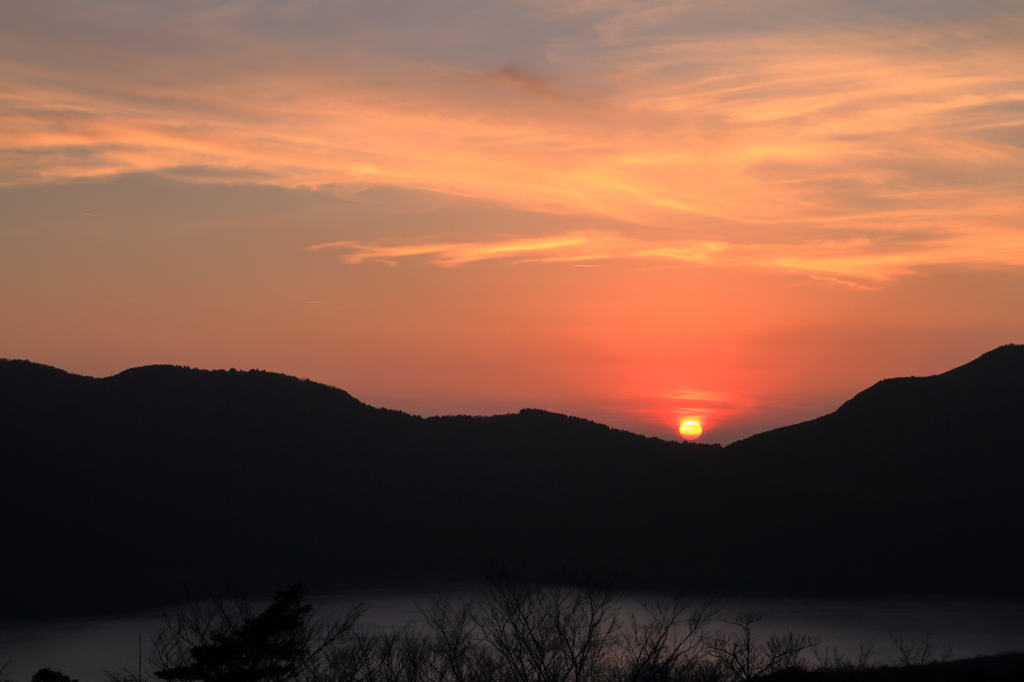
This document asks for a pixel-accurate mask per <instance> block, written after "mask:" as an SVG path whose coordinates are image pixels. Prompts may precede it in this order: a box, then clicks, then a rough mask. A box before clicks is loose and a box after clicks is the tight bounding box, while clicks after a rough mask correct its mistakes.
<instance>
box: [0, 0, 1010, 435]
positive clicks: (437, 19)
mask: <svg viewBox="0 0 1024 682" xmlns="http://www.w3.org/2000/svg"><path fill="white" fill-rule="evenodd" d="M1022 40H1024V7H1022V6H1020V5H1019V4H1017V3H1008V2H1006V3H1003V2H985V3H963V4H955V3H954V4H950V3H940V2H928V1H925V0H918V1H914V2H910V1H904V2H885V3H883V2H872V1H869V0H859V1H857V2H853V1H844V2H841V1H835V2H814V3H809V2H797V1H795V0H790V1H780V2H774V1H768V2H756V3H755V2H740V1H737V2H731V1H725V0H723V2H720V3H692V2H671V3H668V2H654V1H651V2H628V3H627V2H616V1H613V0H608V1H603V0H592V1H588V0H562V1H560V2H559V1H557V0H556V1H549V2H543V3H541V2H533V1H529V0H522V1H519V2H502V3H489V2H472V3H471V2H461V1H456V0H448V1H444V0H424V1H423V2H417V3H411V2H399V1H398V0H379V1H377V2H368V1H367V2H363V1H362V0H353V1H351V2H344V3H342V2H339V3H328V2H317V1H315V0H295V1H293V2H273V3H268V2H263V1H257V0H242V1H236V2H212V1H207V0H196V1H195V2H190V3H188V4H187V5H178V4H175V5H174V6H173V7H171V6H169V5H168V4H167V3H160V2H156V1H155V0H142V1H139V2H119V1H118V2H115V1H113V0H101V1H99V2H96V1H91V2H85V1H81V2H51V1H48V0H31V1H28V0H25V1H22V0H13V1H11V2H6V3H4V4H3V6H2V7H0V355H2V356H6V357H17V358H28V359H31V360H35V361H38V362H44V363H47V364H53V365H57V366H59V367H62V368H64V369H68V370H70V371H75V372H81V373H86V374H93V375H105V374H111V373H114V372H117V371H120V370H122V369H124V368H127V367H130V366H135V365H139V364H150V363H176V364H187V365H192V366H198V367H208V368H216V367H239V368H250V367H259V368H263V369H267V370H272V371H280V372H286V373H289V374H297V375H300V376H307V377H310V378H313V379H315V380H318V381H323V382H326V383H329V384H333V385H336V386H339V387H341V388H344V389H346V390H348V391H349V392H351V393H352V394H353V395H355V396H356V397H358V398H360V399H362V400H364V401H367V402H370V403H372V404H376V405H383V406H388V407H395V408H400V409H406V410H408V411H411V412H415V413H418V414H438V413H441V414H444V413H474V414H489V413H495V412H507V411H512V410H517V409H519V408H520V407H527V406H529V407H541V408H547V409H553V410H558V411H561V412H567V413H571V414H576V415H579V416H584V417H589V418H593V419H597V420H599V421H603V422H606V423H609V424H611V425H614V426H621V427H624V428H630V429H633V430H638V431H641V432H644V433H648V434H651V435H659V436H663V437H678V435H677V434H676V428H677V427H678V424H679V422H680V421H681V420H682V419H683V418H697V419H698V420H699V421H701V422H702V424H703V425H704V435H703V436H702V438H701V440H703V441H722V442H729V441H731V440H734V439H736V438H739V437H742V436H745V435H749V434H750V433H753V432H756V431H759V430H763V429H766V428H770V427H774V426H780V425H783V424H787V423H791V422H793V421H798V420H802V419H806V418H809V417H813V416H817V415H819V414H822V413H825V412H828V411H831V410H832V409H834V408H835V407H837V406H838V405H839V404H840V403H841V402H842V401H843V400H845V399H846V398H848V397H850V396H851V395H852V394H853V393H855V392H856V391H858V390H861V389H863V388H865V387H866V386H868V385H870V384H871V383H873V382H874V381H877V380H878V379H881V378H883V377H886V376H895V375H910V374H919V375H920V374H931V373H936V372H941V371H944V370H946V369H949V368H951V367H953V366H955V365H957V364H962V363H963V362H966V361H968V360H970V359H972V358H973V357H975V356H976V355H979V354H980V353H982V352H984V351H986V350H989V349H991V348H992V347H994V346H996V345H1000V344H1002V343H1009V342H1017V343H1020V342H1022V341H1024V50H1021V49H1020V45H1021V43H1022Z"/></svg>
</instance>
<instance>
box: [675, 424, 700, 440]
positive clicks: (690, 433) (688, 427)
mask: <svg viewBox="0 0 1024 682" xmlns="http://www.w3.org/2000/svg"><path fill="white" fill-rule="evenodd" d="M702 433H704V429H702V428H701V426H700V422H696V421H693V420H692V419H689V420H687V421H684V422H683V423H682V424H680V425H679V435H680V436H682V437H683V438H684V439H685V440H697V439H698V438H700V434H702Z"/></svg>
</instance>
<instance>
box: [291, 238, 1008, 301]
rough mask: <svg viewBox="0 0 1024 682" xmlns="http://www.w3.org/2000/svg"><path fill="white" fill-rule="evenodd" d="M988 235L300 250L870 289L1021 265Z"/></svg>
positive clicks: (1003, 242)
mask: <svg viewBox="0 0 1024 682" xmlns="http://www.w3.org/2000/svg"><path fill="white" fill-rule="evenodd" d="M992 239H993V240H998V241H999V248H998V249H995V250H994V251H993V250H990V249H989V248H988V247H987V246H986V245H984V244H978V245H977V246H975V247H974V248H969V247H968V248H965V247H964V245H962V244H961V243H959V242H958V241H956V240H944V241H943V240H932V242H931V243H929V244H926V245H920V244H917V243H913V242H911V243H907V244H904V245H902V246H901V247H898V248H894V247H893V246H891V245H890V246H879V245H877V244H875V243H873V242H872V241H871V240H869V239H866V238H854V239H845V240H844V239H833V240H817V241H805V242H802V243H797V244H771V243H755V244H733V243H729V242H725V241H717V242H713V241H698V240H674V241H667V240H660V241H654V242H652V241H650V240H640V239H634V238H632V237H630V236H628V235H623V234H617V233H612V232H597V231H590V232H570V233H566V234H561V235H553V236H548V237H537V238H529V239H508V240H502V241H491V242H478V241H474V242H438V243H422V242H421V243H416V244H404V245H379V244H373V243H367V242H357V241H347V240H346V241H337V242H329V243H324V244H316V245H313V246H309V247H307V248H308V249H309V250H311V251H319V250H324V249H337V250H340V251H342V252H343V255H342V257H341V260H342V262H344V263H349V264H356V263H365V262H383V263H390V264H395V263H397V262H398V260H400V259H402V258H410V257H415V256H426V257H428V259H429V260H430V262H432V263H434V264H436V265H440V266H445V267H451V266H456V265H462V264H465V263H471V262H475V261H484V260H495V259H507V260H510V261H512V262H546V263H557V262H566V263H575V262H577V261H599V260H610V259H623V258H625V259H641V260H651V261H668V262H678V263H692V264H700V265H708V266H717V267H729V268H741V269H747V270H773V271H784V272H792V273H798V274H800V275H805V276H808V277H810V278H811V279H813V280H816V281H821V282H826V283H831V284H838V285H842V286H847V287H852V288H855V289H864V290H874V289H875V288H876V287H873V286H870V282H877V281H882V280H885V279H889V278H891V277H893V276H897V275H901V274H905V273H909V272H911V271H913V270H914V269H915V268H918V267H921V266H927V265H940V264H948V263H958V264H991V263H998V264H1003V265H1020V264H1022V263H1024V234H1002V235H996V236H993V237H992ZM851 278H852V279H851Z"/></svg>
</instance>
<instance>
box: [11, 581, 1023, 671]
mask: <svg viewBox="0 0 1024 682" xmlns="http://www.w3.org/2000/svg"><path fill="white" fill-rule="evenodd" d="M445 592H446V593H447V594H452V595H453V596H459V597H467V596H470V595H471V590H469V589H468V588H463V589H456V590H446V591H445ZM432 594H435V593H432V592H425V591H424V590H423V589H422V588H419V589H416V590H412V589H391V590H374V591H362V592H351V593H345V594H340V595H331V596H318V597H311V598H310V601H311V602H312V603H313V604H314V605H316V606H317V608H318V609H319V610H320V612H321V613H331V612H336V611H341V610H344V609H345V608H347V607H349V606H351V605H354V604H357V603H365V604H366V605H367V606H368V607H369V608H368V611H367V612H366V614H365V615H364V616H363V617H362V618H361V619H360V626H361V627H366V628H391V627H401V626H403V625H406V624H408V623H409V622H410V621H413V620H414V619H416V618H417V617H418V615H419V613H418V611H417V608H416V604H417V603H425V602H426V601H427V599H429V597H430V596H431V595H432ZM645 597H646V598H648V599H652V598H657V595H645ZM635 609H636V610H638V609H639V606H638V605H637V603H636V602H635V601H632V600H627V601H625V602H624V603H623V613H624V614H626V613H628V612H629V611H631V610H635ZM748 611H760V612H763V613H764V614H765V619H764V620H763V621H762V623H761V624H760V625H761V626H762V627H761V629H760V630H758V632H761V633H764V634H769V633H771V632H785V631H786V630H792V631H794V632H797V633H800V634H808V635H815V636H818V637H821V639H822V646H824V645H834V646H836V647H837V648H838V649H839V650H840V651H843V652H846V653H848V654H854V655H855V654H856V652H857V650H858V647H859V645H860V642H861V641H862V640H871V641H872V642H873V643H874V645H875V655H874V658H873V660H874V661H877V662H887V661H888V660H889V659H890V657H892V656H893V655H894V654H895V652H896V649H895V647H894V646H893V644H892V642H891V640H890V633H899V632H902V633H903V634H904V636H905V637H908V638H909V637H917V638H921V637H923V636H924V633H925V632H931V633H932V641H933V642H935V643H936V644H938V645H939V646H940V647H943V648H944V647H948V646H952V647H953V656H954V657H955V658H968V657H973V656H978V655H985V654H995V653H1000V652H1004V651H1024V603H1020V602H1003V601H994V600H977V599H943V600H937V599H875V600H860V601H855V600H820V599H735V600H733V601H731V602H730V603H729V604H728V605H727V606H726V607H725V609H724V610H723V612H722V615H732V614H735V613H740V612H748ZM159 626H160V620H159V618H158V615H157V614H156V613H155V612H154V613H136V614H126V615H121V616H115V617H106V618H82V619H62V620H39V621H7V622H2V623H0V665H2V664H3V662H5V661H8V660H10V663H9V664H8V666H7V669H6V671H5V673H4V677H5V678H6V679H8V680H13V681H14V682H29V678H30V677H31V676H32V674H33V673H34V672H35V671H37V670H39V669H40V668H42V667H49V668H54V669H57V670H60V671H62V672H64V673H66V674H68V675H70V676H71V677H72V678H73V679H78V680H80V681H81V682H103V681H104V680H106V675H105V674H104V670H114V671H116V670H120V669H128V670H131V671H135V670H136V668H137V665H138V655H139V638H140V635H141V637H142V644H143V658H144V659H145V655H146V648H147V645H148V643H149V638H150V637H151V636H152V634H153V633H154V632H155V631H156V629H157V628H158V627H159ZM143 668H144V672H145V670H146V668H147V666H146V663H145V660H144V661H143Z"/></svg>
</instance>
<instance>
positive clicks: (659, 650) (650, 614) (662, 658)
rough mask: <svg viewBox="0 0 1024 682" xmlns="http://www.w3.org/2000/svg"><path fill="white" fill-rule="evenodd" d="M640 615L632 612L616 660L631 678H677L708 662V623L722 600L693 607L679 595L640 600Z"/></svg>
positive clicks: (638, 681) (644, 681) (646, 681)
mask: <svg viewBox="0 0 1024 682" xmlns="http://www.w3.org/2000/svg"><path fill="white" fill-rule="evenodd" d="M639 603H640V606H641V607H642V608H643V610H644V613H643V615H642V616H641V617H637V614H635V613H633V614H630V617H629V624H628V626H627V627H625V628H624V629H623V630H624V632H623V634H622V636H621V637H620V638H619V642H618V646H617V647H616V655H615V659H616V664H617V667H618V668H619V670H620V671H621V675H622V679H623V680H627V681H628V682H655V681H658V680H670V679H678V678H679V677H680V676H682V675H683V674H684V673H685V672H687V671H693V670H694V669H695V668H698V667H700V666H702V665H703V664H704V662H705V660H706V659H705V657H704V656H703V655H702V654H703V645H704V640H705V638H706V636H707V626H708V623H709V622H710V621H711V618H712V617H713V616H714V615H715V614H717V613H718V611H719V610H721V603H720V602H718V601H715V600H707V601H705V602H703V603H702V604H701V605H700V606H697V607H694V605H693V602H692V601H691V600H687V599H683V598H681V597H677V598H675V599H673V600H671V601H669V602H659V601H653V602H652V601H640V602H639Z"/></svg>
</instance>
